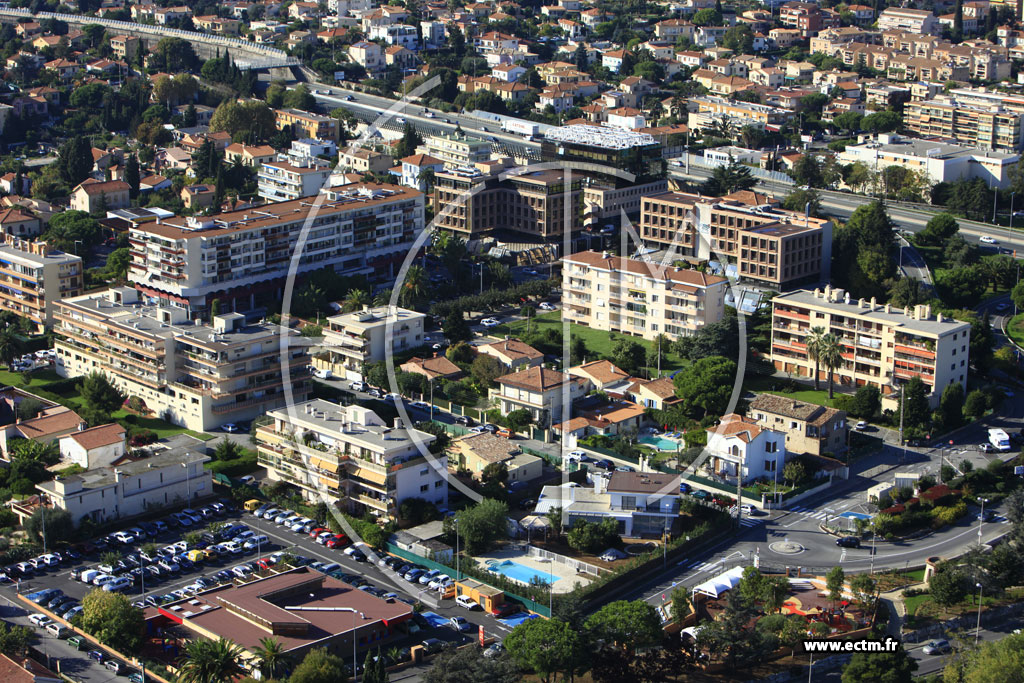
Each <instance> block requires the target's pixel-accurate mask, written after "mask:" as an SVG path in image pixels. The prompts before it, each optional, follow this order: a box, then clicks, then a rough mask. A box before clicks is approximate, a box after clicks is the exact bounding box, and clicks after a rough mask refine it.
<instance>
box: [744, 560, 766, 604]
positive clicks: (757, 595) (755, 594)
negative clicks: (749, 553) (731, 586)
mask: <svg viewBox="0 0 1024 683" xmlns="http://www.w3.org/2000/svg"><path fill="white" fill-rule="evenodd" d="M765 581H766V578H765V576H764V574H762V573H761V571H760V570H759V569H758V568H757V567H753V566H751V567H744V568H743V577H742V578H741V579H740V583H739V586H738V588H739V591H740V594H741V595H742V596H743V599H744V600H746V601H747V602H749V603H751V604H753V603H755V602H757V601H758V600H760V599H761V595H762V594H763V593H764V586H765Z"/></svg>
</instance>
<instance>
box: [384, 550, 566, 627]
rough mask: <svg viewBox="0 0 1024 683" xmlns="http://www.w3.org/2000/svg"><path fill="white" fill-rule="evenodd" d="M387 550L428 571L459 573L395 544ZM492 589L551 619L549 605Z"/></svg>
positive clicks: (464, 576)
mask: <svg viewBox="0 0 1024 683" xmlns="http://www.w3.org/2000/svg"><path fill="white" fill-rule="evenodd" d="M385 549H386V550H387V551H388V552H389V553H391V554H392V555H395V556H396V557H401V558H402V559H403V560H408V561H409V562H415V563H416V564H418V565H421V566H423V567H427V568H428V569H436V570H437V571H439V572H444V573H445V574H447V575H449V576H452V577H455V576H456V575H457V574H458V573H459V572H456V571H455V569H454V568H452V567H449V566H447V565H444V564H441V563H440V562H436V561H434V560H429V559H427V558H425V557H420V556H419V555H417V554H416V553H414V552H412V551H410V550H403V549H401V548H399V547H398V546H397V545H395V544H394V543H386V544H385ZM467 561H468V562H472V560H467ZM461 575H462V577H463V578H466V577H468V576H469V574H467V573H466V572H462V573H461ZM471 578H473V579H474V580H475V581H480V582H481V583H486V584H487V585H488V586H491V584H489V583H487V581H484V580H482V579H480V578H479V576H474V577H471ZM491 588H496V589H498V590H502V591H503V592H504V593H505V595H506V596H508V597H509V598H511V599H513V600H515V601H516V602H518V603H521V604H522V605H523V606H525V607H526V609H528V610H530V611H531V612H536V613H537V614H539V615H541V616H542V617H550V616H551V611H550V610H549V609H548V606H547V605H542V604H540V603H539V602H537V601H535V600H530V599H529V598H524V597H523V596H521V595H516V594H514V593H509V592H508V591H506V590H504V589H502V588H499V587H498V586H491Z"/></svg>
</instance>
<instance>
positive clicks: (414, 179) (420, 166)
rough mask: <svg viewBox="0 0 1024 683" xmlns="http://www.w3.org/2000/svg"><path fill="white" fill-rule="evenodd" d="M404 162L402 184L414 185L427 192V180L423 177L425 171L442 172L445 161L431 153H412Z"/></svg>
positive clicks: (402, 161)
mask: <svg viewBox="0 0 1024 683" xmlns="http://www.w3.org/2000/svg"><path fill="white" fill-rule="evenodd" d="M401 164H402V180H401V183H402V185H405V186H406V187H412V188H415V189H417V190H419V191H420V192H426V191H427V190H428V189H429V188H428V187H427V181H426V179H425V178H423V176H422V174H423V172H424V171H427V170H430V171H433V172H434V173H440V172H441V171H443V170H444V161H443V160H441V159H438V158H436V157H432V156H430V155H429V154H412V155H410V156H407V157H405V158H404V159H402V160H401Z"/></svg>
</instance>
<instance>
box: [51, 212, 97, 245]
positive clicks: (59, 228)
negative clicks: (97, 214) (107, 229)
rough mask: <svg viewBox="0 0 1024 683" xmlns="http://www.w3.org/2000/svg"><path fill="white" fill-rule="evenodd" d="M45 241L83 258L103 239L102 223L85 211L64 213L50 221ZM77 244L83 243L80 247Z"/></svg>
mask: <svg viewBox="0 0 1024 683" xmlns="http://www.w3.org/2000/svg"><path fill="white" fill-rule="evenodd" d="M43 239H44V240H46V242H47V243H48V244H51V245H53V246H55V247H56V248H58V249H61V250H62V251H65V252H67V253H69V254H70V253H73V252H74V253H78V255H79V256H83V255H85V254H83V249H84V250H85V251H86V252H87V251H88V250H90V249H92V247H94V246H96V245H97V244H99V242H100V241H101V240H102V239H103V227H102V226H101V225H100V222H99V221H98V220H96V219H95V218H94V217H92V216H90V215H89V214H88V213H86V212H85V211H64V212H63V213H59V214H56V215H55V216H54V217H53V218H51V219H50V224H49V225H48V226H47V228H46V232H45V233H43ZM76 242H81V247H79V246H78V245H77V244H76Z"/></svg>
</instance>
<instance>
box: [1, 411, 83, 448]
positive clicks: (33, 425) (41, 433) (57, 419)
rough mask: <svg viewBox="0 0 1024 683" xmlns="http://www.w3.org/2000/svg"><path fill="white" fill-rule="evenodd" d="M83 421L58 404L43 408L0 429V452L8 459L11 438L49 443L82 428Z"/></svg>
mask: <svg viewBox="0 0 1024 683" xmlns="http://www.w3.org/2000/svg"><path fill="white" fill-rule="evenodd" d="M84 424H85V423H84V422H83V421H82V418H81V417H79V416H78V413H76V412H75V411H73V410H71V409H69V408H65V407H64V406H60V405H51V406H50V407H47V408H44V409H43V411H42V412H40V413H39V414H38V415H36V416H35V417H33V418H31V419H29V420H20V421H17V422H14V423H13V424H8V425H6V426H5V427H3V429H0V452H2V453H3V457H5V458H7V459H10V454H9V451H8V447H9V446H10V442H11V441H12V440H13V439H32V440H33V441H38V442H40V443H43V444H51V443H53V442H55V441H57V440H58V439H59V438H61V437H62V436H67V435H68V434H71V433H73V432H76V431H78V430H79V429H81V428H82V425H84Z"/></svg>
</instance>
